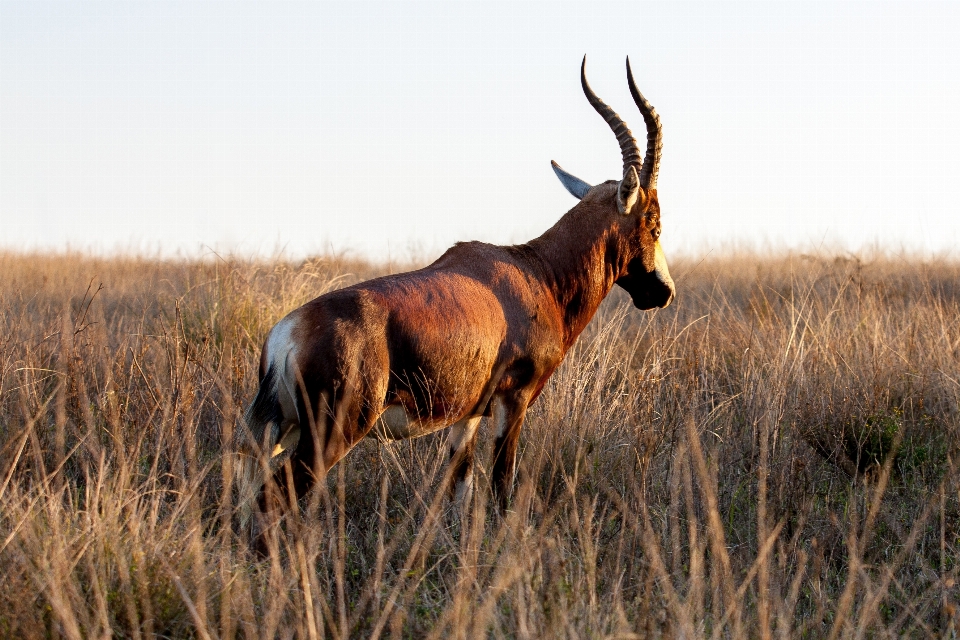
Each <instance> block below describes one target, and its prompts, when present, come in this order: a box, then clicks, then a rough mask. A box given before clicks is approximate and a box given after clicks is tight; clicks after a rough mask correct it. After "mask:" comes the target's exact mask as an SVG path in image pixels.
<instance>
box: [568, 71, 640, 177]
mask: <svg viewBox="0 0 960 640" xmlns="http://www.w3.org/2000/svg"><path fill="white" fill-rule="evenodd" d="M580 84H581V85H583V93H584V95H586V96H587V100H588V101H589V102H590V104H591V105H593V108H594V109H596V110H597V113H599V114H600V115H601V116H602V117H603V119H604V120H606V121H607V124H608V125H610V128H611V129H613V133H614V134H615V135H616V136H617V142H619V143H620V154H621V155H622V156H623V173H624V175H626V173H627V170H628V169H629V168H630V167H631V166H633V167H636V168H637V169H640V167H641V164H642V161H641V160H640V147H638V146H637V139H636V138H634V137H633V134H632V133H630V129H628V128H627V123H626V122H624V121H623V120H622V119H621V118H620V116H618V115H617V113H616V111H614V110H613V109H611V108H610V107H608V106H607V104H606V103H605V102H604V101H603V100H601V99H600V98H599V97H597V94H595V93H594V92H593V89H591V88H590V85H589V84H587V56H583V63H582V64H581V65H580ZM644 118H646V116H644ZM641 184H643V183H642V182H641Z"/></svg>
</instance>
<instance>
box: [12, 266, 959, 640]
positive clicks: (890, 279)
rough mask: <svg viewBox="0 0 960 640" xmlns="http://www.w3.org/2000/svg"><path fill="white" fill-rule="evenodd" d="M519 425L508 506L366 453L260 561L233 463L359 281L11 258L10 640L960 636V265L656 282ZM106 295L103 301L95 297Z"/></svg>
mask: <svg viewBox="0 0 960 640" xmlns="http://www.w3.org/2000/svg"><path fill="white" fill-rule="evenodd" d="M673 266H674V269H673V270H674V273H675V274H676V275H678V276H679V277H678V289H679V295H680V297H679V300H678V302H677V304H676V305H675V306H673V307H671V308H669V309H667V310H663V311H660V312H656V313H646V314H644V313H641V312H638V311H636V310H633V309H632V308H629V307H628V306H626V303H625V301H624V299H623V297H622V296H619V295H614V296H612V298H611V300H609V301H608V302H607V303H605V305H604V307H603V308H602V309H601V312H600V313H599V314H598V317H597V318H596V319H595V321H594V322H593V323H592V324H591V326H590V327H589V329H588V330H587V332H586V333H585V335H584V336H583V337H582V338H581V340H580V341H579V342H578V344H577V345H576V347H575V348H574V350H573V352H571V353H570V355H569V356H568V358H567V360H566V362H565V364H564V365H563V366H562V368H561V369H560V370H559V371H558V372H557V373H556V374H555V375H554V377H553V379H552V380H551V382H550V384H549V387H548V389H547V391H546V392H545V393H544V395H543V396H542V397H541V399H540V400H539V401H538V402H537V403H536V404H535V405H534V407H533V408H532V409H531V411H530V414H529V416H528V421H527V425H526V427H525V430H524V434H523V436H522V443H521V462H520V480H519V483H518V488H517V494H516V498H515V501H514V504H513V509H512V510H511V511H510V512H508V513H507V514H506V516H505V517H501V516H499V515H498V514H497V513H496V511H495V510H494V509H493V508H492V507H491V506H489V505H488V504H487V501H488V498H489V490H488V488H487V487H486V486H485V482H486V478H485V476H484V474H483V471H484V466H483V463H484V462H486V461H488V460H489V454H490V451H489V438H488V437H485V435H486V434H484V433H481V442H482V443H484V447H485V449H484V450H483V451H481V455H480V462H481V465H480V469H479V472H480V477H479V478H478V491H477V492H476V494H475V496H476V497H475V501H474V511H473V514H472V516H471V517H470V518H467V519H465V520H464V521H463V522H462V523H460V524H457V525H453V524H451V519H450V518H449V517H448V514H447V513H446V511H445V510H446V508H447V507H446V504H445V503H444V502H443V499H442V491H441V488H442V487H441V481H442V475H443V470H444V463H445V455H446V454H445V448H444V447H443V446H442V445H443V439H444V437H445V436H444V435H443V434H442V433H441V434H437V435H436V436H430V437H427V438H423V439H421V440H417V441H410V442H403V443H397V444H393V445H389V446H382V445H378V444H377V443H376V442H374V441H370V442H364V443H362V444H361V445H360V446H358V447H357V449H356V450H355V451H353V452H352V453H351V454H350V455H349V456H348V457H347V459H346V461H345V464H341V465H339V466H338V467H336V469H335V472H334V473H331V476H330V477H329V478H328V481H327V483H326V485H325V486H324V487H321V488H320V489H319V490H318V491H316V492H314V494H313V495H312V496H310V497H308V499H306V500H305V501H304V502H303V503H302V504H300V505H298V508H297V509H296V510H294V511H292V512H291V513H290V514H289V515H288V516H287V517H286V520H285V521H284V523H283V526H282V527H281V529H280V530H279V532H278V535H277V536H276V539H275V544H276V553H274V554H273V555H272V557H271V558H270V559H267V560H262V559H260V558H258V557H257V556H255V555H254V554H252V553H251V552H250V550H249V549H248V547H247V545H246V544H244V543H243V542H242V541H241V540H239V539H237V537H236V536H235V534H234V531H233V526H232V525H231V516H232V511H233V504H234V497H233V489H232V486H231V482H232V469H230V462H229V460H230V459H229V458H225V457H224V455H223V452H224V445H223V443H224V442H230V441H231V440H232V430H233V427H234V424H235V421H236V419H237V415H238V412H239V411H241V410H242V408H243V404H244V403H246V402H248V401H249V399H250V398H251V397H252V394H253V391H254V385H255V379H256V374H255V371H256V362H257V359H258V356H259V347H260V343H261V341H262V339H263V337H264V335H265V333H266V331H267V330H268V329H269V327H270V326H271V325H272V324H273V323H274V322H276V321H277V320H278V319H279V318H280V317H281V316H282V315H283V314H284V313H285V312H286V311H288V310H290V309H291V308H293V307H294V306H296V305H298V304H299V303H301V302H303V301H305V300H307V299H309V298H311V297H313V296H315V295H318V294H320V293H322V292H323V291H326V290H329V289H330V288H334V287H337V286H342V285H343V284H346V283H349V282H352V281H355V280H356V279H358V278H361V277H370V276H371V275H375V274H376V273H378V269H377V268H376V267H373V266H371V265H367V264H363V263H360V262H356V261H353V262H350V261H347V260H335V259H330V260H320V261H313V262H307V263H303V264H296V265H294V264H287V263H279V262H278V263H276V264H265V263H247V262H242V261H230V260H228V261H222V260H215V261H209V262H206V263H196V262H183V263H177V262H157V261H149V260H135V259H112V260H96V259H92V258H85V257H81V256H60V257H51V256H17V255H0V326H2V330H0V575H2V576H3V580H4V585H3V588H2V589H0V635H2V636H5V637H66V638H81V637H92V636H102V635H104V634H109V633H113V634H115V635H121V636H128V637H134V638H144V637H151V636H164V637H192V636H197V637H202V638H214V637H220V638H223V637H233V636H237V635H242V636H244V637H263V638H274V637H303V638H316V637H333V638H345V637H423V636H427V637H432V638H448V637H449V638H474V637H480V636H489V637H494V638H507V637H509V638H513V637H516V638H539V637H558V638H559V637H577V638H579V637H623V638H632V637H688V638H693V637H705V636H711V637H743V636H748V635H749V636H756V637H769V636H780V637H794V636H800V637H862V636H869V637H883V636H897V637H899V636H903V635H913V636H928V635H949V634H952V633H954V624H955V616H956V609H955V598H956V596H957V593H956V588H957V587H956V586H955V581H956V579H957V576H956V573H957V570H958V569H957V559H958V546H960V538H958V537H960V528H958V515H960V473H958V471H957V469H956V468H955V464H954V460H955V459H956V457H957V452H956V449H957V444H958V442H960V440H958V420H957V407H958V396H960V355H958V353H960V352H958V348H960V288H958V285H957V284H956V283H958V282H960V279H958V277H960V264H957V263H954V262H920V261H902V260H897V259H894V258H883V257H878V258H875V259H869V260H865V261H861V260H858V259H844V258H838V259H825V258H821V257H813V258H811V257H803V256H797V255H794V256H789V257H780V258H769V257H756V256H746V255H745V256H737V257H732V258H723V259H719V258H718V259H712V260H706V261H704V262H702V263H699V264H694V263H689V264H674V265H673ZM101 285H102V288H101Z"/></svg>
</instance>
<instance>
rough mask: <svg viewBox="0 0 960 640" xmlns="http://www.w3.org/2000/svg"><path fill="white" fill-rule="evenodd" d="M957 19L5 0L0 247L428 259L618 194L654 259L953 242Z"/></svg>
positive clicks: (878, 6)
mask: <svg viewBox="0 0 960 640" xmlns="http://www.w3.org/2000/svg"><path fill="white" fill-rule="evenodd" d="M958 33H960V3H958V2H955V1H951V2H917V1H910V2H899V1H895V2H853V1H842V0H832V1H830V2H816V1H811V0H805V1H798V2H793V1H776V0H764V1H760V2H727V1H719V0H717V1H698V2H681V1H677V0H671V1H669V2H646V1H636V0H632V1H630V2H602V1H597V0H591V1H590V2H586V1H580V2H524V1H509V2H495V1H483V2H479V1H476V2H475V1H464V2H461V1H455V0H443V1H439V2H416V1H404V2H398V1H383V0H380V1H375V2H374V1H371V2H363V1H358V0H350V1H349V2H326V1H320V2H239V1H231V2H226V1H216V2H210V1H207V2H204V1H200V0H190V1H188V2H173V1H165V2H151V1H144V0H141V1H136V2H134V1H129V0H128V1H124V2H108V1H99V0H89V1H77V0H73V1H69V2H47V1H43V0H29V1H12V0H0V249H6V250H58V251H59V250H66V249H72V250H85V251H95V252H99V253H107V254H109V253H112V252H124V253H131V252H145V253H150V254H157V255H182V256H197V255H205V254H209V253H211V252H214V251H217V252H233V253H237V254H242V255H259V256H276V255H278V254H279V255H284V256H287V257H291V258H299V257H304V256H307V255H311V254H316V253H324V252H336V253H345V254H352V255H357V256H362V257H369V258H374V259H394V258H408V257H416V258H421V259H422V258H429V257H434V256H436V255H439V253H440V252H442V251H443V249H445V248H446V247H447V246H449V245H451V244H452V243H453V242H456V241H458V240H483V241H487V242H494V243H498V244H506V243H517V242H523V241H526V240H528V239H530V238H533V237H535V236H537V235H539V234H540V233H542V232H543V231H544V230H545V229H547V228H548V227H550V226H551V225H552V224H553V223H554V222H555V221H556V220H557V219H558V218H559V217H560V216H561V215H562V214H563V213H564V212H565V211H567V210H568V209H569V208H571V207H572V206H573V205H574V204H575V203H576V201H575V200H574V199H573V198H572V197H571V196H570V195H569V194H568V193H567V192H566V191H565V190H564V189H563V187H562V186H561V185H560V183H559V181H557V179H556V177H555V176H554V175H553V172H552V170H551V168H550V160H556V161H557V162H558V163H560V164H561V165H562V166H563V167H564V168H565V169H566V170H568V171H570V172H571V173H573V174H575V175H577V176H578V177H580V178H582V179H583V180H586V181H587V182H589V183H591V184H596V183H599V182H602V181H604V180H609V179H618V178H620V176H621V172H622V162H621V158H620V154H619V149H618V146H617V143H616V140H615V138H614V136H613V134H612V133H611V132H610V130H609V129H608V128H607V125H606V124H605V123H604V122H603V120H602V119H601V118H600V117H599V116H598V115H597V114H596V112H594V111H593V109H592V108H591V107H590V105H589V104H588V103H587V101H586V99H585V98H584V97H583V94H582V91H581V89H580V82H579V71H580V61H581V58H582V57H583V55H584V54H586V55H587V61H588V62H587V73H588V78H589V79H590V82H591V85H592V87H593V88H594V90H595V91H596V92H597V93H598V94H599V95H600V97H601V98H603V99H604V100H605V101H606V102H607V103H608V104H610V105H611V106H612V107H613V108H614V109H615V110H616V111H617V112H618V113H620V115H621V116H622V117H623V118H624V119H625V120H626V121H627V123H628V124H629V125H630V126H631V128H632V129H633V131H634V133H635V134H636V135H637V137H638V138H639V139H640V140H643V137H644V136H643V120H642V118H641V117H640V115H639V112H638V111H637V110H636V107H635V106H634V104H633V102H632V100H631V98H630V95H629V91H628V88H627V84H626V74H625V69H624V59H625V57H626V56H627V55H629V56H630V60H631V63H632V66H633V70H634V74H635V77H636V79H637V82H638V85H639V87H640V89H641V91H643V93H644V94H645V95H646V97H647V98H648V99H649V100H650V101H651V102H652V103H653V105H654V106H655V108H656V109H657V111H658V113H659V114H660V117H661V120H662V122H663V132H664V133H663V135H664V149H663V159H662V163H661V169H660V176H659V181H658V195H659V199H660V203H661V208H662V214H663V218H662V219H663V236H662V243H663V245H664V248H665V250H666V252H667V254H668V255H670V254H671V252H673V253H680V254H688V255H689V254H694V255H696V254H700V253H703V252H704V251H713V250H723V249H725V248H726V249H729V248H731V247H759V248H784V249H796V250H808V249H811V248H817V247H830V248H831V249H832V250H854V251H855V250H858V249H861V248H863V247H882V248H885V249H889V250H893V251H904V250H906V251H911V252H922V253H944V252H946V253H952V254H956V253H957V252H956V250H955V247H957V246H960V245H958V242H960V215H958V214H960V206H958V204H957V203H958V198H957V196H956V193H955V191H956V187H957V185H958V183H960V180H958V179H957V176H958V175H960V153H958V149H960V115H958V113H960V44H958V43H960V39H958V38H957V34H958Z"/></svg>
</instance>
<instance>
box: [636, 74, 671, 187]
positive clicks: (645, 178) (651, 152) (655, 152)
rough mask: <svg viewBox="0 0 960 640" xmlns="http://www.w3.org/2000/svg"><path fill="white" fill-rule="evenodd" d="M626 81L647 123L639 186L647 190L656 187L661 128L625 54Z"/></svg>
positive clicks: (661, 139) (654, 111) (661, 143)
mask: <svg viewBox="0 0 960 640" xmlns="http://www.w3.org/2000/svg"><path fill="white" fill-rule="evenodd" d="M627 83H628V84H629V85H630V94H631V95H632V96H633V101H634V102H636V103H637V108H638V109H640V113H641V114H642V115H643V121H644V122H645V123H646V125H647V154H646V156H644V158H643V168H642V169H641V170H640V186H642V187H643V188H644V189H647V190H650V189H656V188H657V172H658V171H660V152H661V150H662V149H663V129H662V128H661V126H660V116H658V115H657V112H656V110H655V109H654V108H653V105H652V104H650V103H649V102H647V99H646V98H644V97H643V94H642V93H640V90H639V89H637V83H636V82H634V81H633V71H631V70H630V56H627Z"/></svg>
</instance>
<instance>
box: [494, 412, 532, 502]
mask: <svg viewBox="0 0 960 640" xmlns="http://www.w3.org/2000/svg"><path fill="white" fill-rule="evenodd" d="M527 404H528V400H527V399H526V397H524V396H522V395H520V394H517V395H515V396H513V397H509V396H507V397H497V398H494V399H493V422H494V429H496V438H497V439H496V441H495V442H494V445H493V451H494V454H493V492H494V495H495V496H496V499H497V503H498V504H499V506H500V510H501V511H506V510H507V506H508V504H509V502H510V498H511V496H512V495H513V479H514V475H515V474H516V467H517V446H518V445H519V443H520V430H521V429H522V428H523V418H524V416H525V415H526V413H527Z"/></svg>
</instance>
